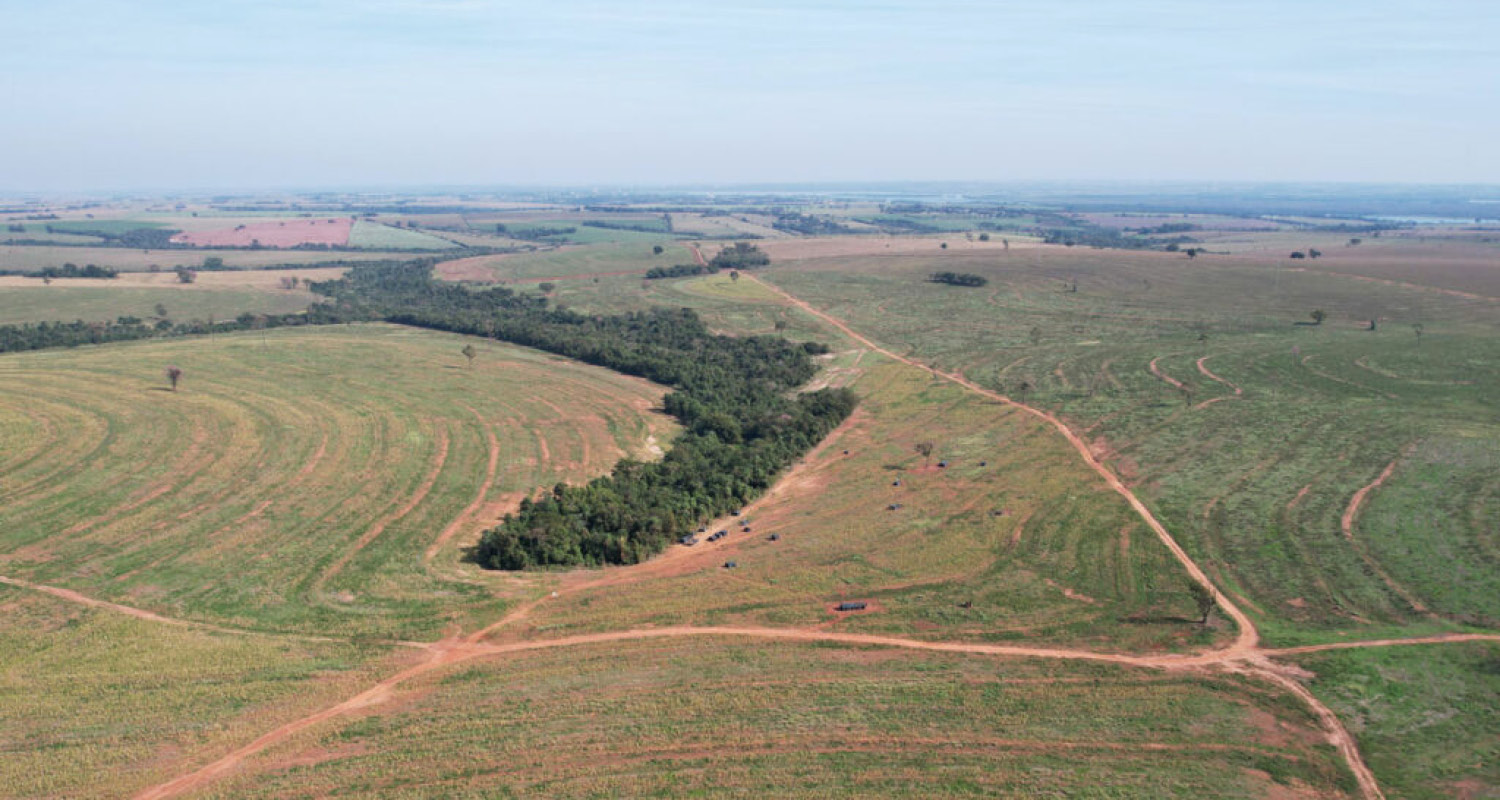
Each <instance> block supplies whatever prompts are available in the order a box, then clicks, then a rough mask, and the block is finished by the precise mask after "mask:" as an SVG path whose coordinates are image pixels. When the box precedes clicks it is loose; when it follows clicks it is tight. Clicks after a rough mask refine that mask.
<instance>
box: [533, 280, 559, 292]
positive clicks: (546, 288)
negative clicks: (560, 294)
mask: <svg viewBox="0 0 1500 800" xmlns="http://www.w3.org/2000/svg"><path fill="white" fill-rule="evenodd" d="M536 288H538V289H541V290H542V294H552V293H553V292H554V291H556V290H557V284H555V283H539V284H537V285H536Z"/></svg>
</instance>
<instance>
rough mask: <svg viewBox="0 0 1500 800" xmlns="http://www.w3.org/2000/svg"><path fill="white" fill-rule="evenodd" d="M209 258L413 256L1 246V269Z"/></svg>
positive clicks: (153, 264)
mask: <svg viewBox="0 0 1500 800" xmlns="http://www.w3.org/2000/svg"><path fill="white" fill-rule="evenodd" d="M206 258H222V259H224V264H225V266H228V267H234V268H237V269H257V268H265V267H277V266H281V265H283V264H317V263H320V262H325V261H338V260H340V259H344V260H378V259H384V258H391V259H406V258H411V254H409V253H401V252H394V251H384V252H360V253H340V252H329V251H327V250H270V249H267V250H201V249H198V248H191V249H188V248H184V249H180V250H179V249H173V250H134V249H131V248H128V247H48V246H43V245H36V246H26V245H0V270H15V271H20V272H35V271H37V270H41V269H44V268H46V267H61V266H62V265H63V264H70V263H71V264H77V265H79V266H83V265H84V264H97V265H99V266H101V267H113V268H114V269H117V270H119V271H121V272H150V271H153V268H154V269H155V270H159V271H163V272H171V271H172V270H173V269H175V268H177V267H187V268H189V269H196V268H198V267H201V266H202V265H203V261H204V259H206Z"/></svg>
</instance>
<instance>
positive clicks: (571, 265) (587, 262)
mask: <svg viewBox="0 0 1500 800" xmlns="http://www.w3.org/2000/svg"><path fill="white" fill-rule="evenodd" d="M663 247H664V252H663V253H662V254H661V255H656V254H654V253H653V252H652V249H651V248H652V246H651V245H649V244H638V245H593V246H589V247H563V248H560V249H556V250H547V251H543V252H537V253H515V254H507V255H497V256H476V257H474V258H464V259H458V260H455V261H445V262H443V263H441V264H439V265H438V266H437V275H438V277H440V278H444V279H446V280H468V281H485V282H518V281H545V280H548V279H552V278H560V279H569V278H574V279H576V278H581V277H594V276H600V277H609V276H610V275H619V274H622V273H631V274H636V273H639V274H644V273H645V272H646V270H649V269H651V268H652V267H661V266H671V265H673V264H691V263H693V254H692V251H690V250H688V249H687V248H686V247H685V246H683V245H681V244H672V243H670V242H668V243H664V244H663Z"/></svg>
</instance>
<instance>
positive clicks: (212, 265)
mask: <svg viewBox="0 0 1500 800" xmlns="http://www.w3.org/2000/svg"><path fill="white" fill-rule="evenodd" d="M203 268H204V269H206V270H216V269H223V268H224V259H222V258H220V257H218V256H209V257H208V258H205V259H203Z"/></svg>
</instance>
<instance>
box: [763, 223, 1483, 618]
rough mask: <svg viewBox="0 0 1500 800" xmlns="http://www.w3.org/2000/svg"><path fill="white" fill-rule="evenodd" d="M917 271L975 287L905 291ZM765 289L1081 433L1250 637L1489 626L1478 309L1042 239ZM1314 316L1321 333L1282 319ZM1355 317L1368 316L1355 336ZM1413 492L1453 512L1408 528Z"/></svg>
mask: <svg viewBox="0 0 1500 800" xmlns="http://www.w3.org/2000/svg"><path fill="white" fill-rule="evenodd" d="M784 263H785V262H783V264H784ZM939 266H941V267H942V268H945V269H957V270H959V271H965V272H975V273H978V274H982V275H986V276H988V277H990V280H991V284H990V285H989V286H988V287H984V288H982V289H964V288H956V287H948V286H940V285H935V284H930V283H927V282H926V281H925V280H924V278H925V276H926V275H927V273H929V272H931V271H934V270H936V269H938V268H939ZM767 277H768V278H769V279H770V280H771V281H773V282H774V283H776V284H778V285H781V286H784V287H785V288H787V289H788V290H789V291H791V292H793V293H794V294H796V295H798V296H800V297H802V298H804V299H807V300H809V301H811V302H813V303H814V304H815V305H817V306H819V307H821V308H825V309H827V310H828V311H829V312H830V313H832V314H834V315H835V316H839V317H841V318H843V319H846V320H848V321H849V322H850V324H851V325H852V326H853V327H854V328H855V329H857V330H862V331H864V332H865V333H867V334H869V335H871V336H872V337H874V338H875V339H876V340H877V341H881V342H884V343H886V344H888V345H889V346H891V347H893V348H896V349H897V350H898V352H906V353H910V354H911V355H913V356H915V357H917V358H921V359H923V360H925V361H927V362H929V363H932V364H934V365H936V366H938V367H940V368H943V369H954V370H960V371H963V372H964V373H965V374H967V375H969V376H970V377H971V378H973V379H975V380H978V381H980V382H981V383H985V384H987V385H990V386H993V387H997V388H1000V389H1002V390H1003V391H1006V392H1008V393H1010V394H1012V395H1013V396H1024V397H1026V398H1027V399H1029V401H1030V402H1033V403H1036V404H1039V405H1041V406H1043V407H1046V408H1049V409H1052V410H1054V411H1056V412H1058V413H1060V414H1062V415H1063V417H1064V418H1065V419H1067V420H1068V421H1069V422H1070V424H1071V425H1072V426H1073V427H1074V428H1075V429H1077V430H1080V431H1085V432H1087V435H1088V436H1089V437H1091V438H1092V439H1093V440H1094V442H1095V448H1096V450H1097V452H1098V453H1099V454H1100V455H1101V457H1103V458H1106V459H1108V460H1109V461H1111V462H1112V463H1114V464H1115V465H1116V466H1117V469H1119V471H1120V472H1121V473H1122V474H1123V475H1125V476H1126V477H1127V478H1128V479H1129V480H1130V481H1131V483H1132V484H1134V485H1135V486H1136V487H1138V489H1139V490H1141V491H1143V492H1144V493H1145V495H1146V496H1147V497H1148V498H1150V500H1151V502H1152V503H1154V504H1155V506H1156V508H1157V509H1158V510H1159V511H1160V512H1161V513H1162V514H1163V515H1164V516H1165V517H1166V519H1167V522H1168V526H1169V527H1170V528H1172V529H1173V530H1177V531H1180V532H1181V534H1182V538H1183V539H1184V541H1185V544H1186V545H1187V546H1188V547H1189V549H1190V551H1191V552H1192V553H1193V554H1194V555H1195V557H1198V558H1201V559H1203V560H1204V561H1205V562H1206V566H1207V567H1208V568H1209V569H1210V570H1211V572H1212V573H1213V574H1215V575H1216V576H1218V577H1219V578H1221V579H1222V580H1223V581H1224V584H1223V585H1225V586H1227V587H1228V588H1229V590H1230V591H1232V592H1234V593H1236V595H1238V596H1240V597H1244V598H1248V599H1249V600H1251V601H1252V608H1251V610H1252V613H1254V614H1255V615H1256V619H1257V621H1259V622H1260V623H1262V624H1263V627H1264V628H1265V632H1266V633H1267V634H1268V636H1271V637H1272V641H1282V642H1285V643H1300V642H1303V641H1312V640H1320V639H1322V638H1338V637H1341V636H1350V637H1353V636H1360V635H1365V634H1368V633H1371V632H1378V631H1381V630H1384V629H1405V630H1412V631H1418V632H1420V631H1427V630H1433V629H1452V628H1455V627H1462V626H1465V625H1481V626H1492V625H1494V624H1495V620H1496V619H1500V608H1497V607H1496V606H1495V604H1494V600H1495V598H1496V597H1500V593H1497V592H1496V591H1495V585H1494V581H1495V573H1494V570H1493V568H1492V567H1490V566H1486V565H1488V564H1493V559H1494V558H1495V551H1494V543H1493V540H1492V537H1490V536H1489V535H1488V534H1487V533H1485V531H1487V530H1492V529H1493V524H1494V521H1493V516H1492V515H1493V513H1494V504H1492V503H1487V502H1485V498H1486V497H1488V496H1490V494H1491V493H1492V492H1493V491H1494V484H1493V483H1492V481H1490V480H1489V479H1488V478H1487V476H1489V475H1492V474H1493V470H1492V467H1491V464H1492V463H1493V461H1492V460H1493V458H1494V457H1495V453H1494V452H1493V450H1494V448H1493V444H1492V443H1493V442H1495V441H1500V435H1497V430H1496V428H1495V427H1494V426H1495V425H1496V418H1495V416H1494V411H1493V406H1492V405H1491V399H1492V398H1493V397H1495V396H1497V395H1496V390H1497V389H1500V386H1497V383H1500V371H1497V368H1500V352H1497V351H1496V349H1495V344H1494V342H1495V339H1494V337H1493V330H1494V320H1495V316H1494V307H1493V306H1492V305H1491V304H1489V303H1488V301H1484V300H1476V299H1469V298H1463V297H1455V296H1452V295H1448V294H1444V293H1437V292H1431V291H1424V290H1421V289H1411V288H1405V287H1402V286H1391V285H1386V284H1370V283H1367V282H1363V281H1356V280H1352V279H1348V278H1343V277H1339V276H1331V275H1323V274H1316V273H1313V272H1311V271H1308V272H1289V271H1285V270H1281V269H1278V268H1277V266H1276V265H1275V264H1257V263H1249V264H1247V263H1245V262H1243V261H1241V260H1233V261H1230V262H1228V263H1223V264H1221V263H1218V262H1216V261H1214V260H1212V259H1205V258H1200V259H1198V260H1197V261H1189V260H1188V259H1186V258H1182V257H1171V256H1169V255H1168V254H1131V253H1120V252H1115V251H1070V250H1064V249H1063V248H1043V249H1036V250H1026V251H1017V252H1012V253H1010V254H1008V255H1001V256H998V257H980V256H976V255H970V254H963V253H954V254H945V255H941V256H933V257H926V258H902V257H895V258H890V259H880V260H870V259H858V260H856V259H837V258H833V259H816V260H806V261H800V262H794V265H787V266H785V267H784V268H779V267H773V269H772V270H771V271H770V272H769V273H768V274H767ZM1075 281H1076V283H1077V285H1078V286H1079V289H1078V291H1077V292H1073V291H1071V290H1070V289H1071V286H1072V285H1073V284H1074V282H1075ZM1317 308H1322V309H1326V312H1327V314H1328V320H1327V321H1326V322H1325V323H1324V324H1322V325H1311V324H1305V325H1298V324H1296V323H1298V322H1309V323H1310V320H1308V319H1307V315H1308V314H1309V312H1310V311H1311V310H1313V309H1317ZM1372 316H1374V317H1378V318H1379V320H1380V322H1379V327H1378V328H1377V330H1376V331H1373V332H1372V331H1367V330H1364V328H1365V327H1367V324H1368V323H1367V320H1368V318H1369V317H1372ZM1362 319H1363V320H1366V322H1365V323H1364V324H1362V323H1361V320H1362ZM1415 324H1421V325H1422V326H1423V327H1422V331H1423V335H1422V336H1420V337H1418V336H1417V335H1415V333H1414V330H1415V329H1414V328H1413V327H1412V326H1413V325H1415ZM1200 359H1201V360H1202V362H1201V368H1200ZM1205 370H1206V371H1205ZM1407 453H1410V454H1411V458H1412V460H1410V461H1408V460H1406V455H1405V454H1407ZM1393 461H1399V462H1400V463H1398V464H1397V466H1396V468H1395V471H1394V475H1393V476H1392V477H1391V479H1390V481H1389V482H1388V483H1387V484H1386V486H1387V487H1388V488H1387V489H1386V490H1385V491H1384V492H1383V493H1376V494H1374V495H1373V496H1372V498H1371V501H1370V505H1369V507H1368V508H1367V509H1363V510H1358V509H1357V510H1356V511H1357V513H1356V514H1355V518H1354V519H1353V520H1351V525H1352V527H1351V529H1350V530H1349V531H1347V532H1346V531H1345V530H1344V527H1343V525H1342V518H1343V516H1344V515H1345V513H1346V512H1347V511H1348V510H1349V505H1350V503H1351V501H1352V499H1353V497H1354V495H1355V493H1356V491H1357V490H1359V489H1360V488H1361V487H1363V486H1365V485H1367V484H1369V483H1370V482H1371V481H1373V480H1374V479H1375V478H1376V477H1377V476H1378V475H1379V474H1380V473H1381V472H1382V470H1383V469H1384V468H1385V467H1387V466H1388V465H1390V464H1391V463H1392V462H1393ZM1419 477H1420V479H1421V480H1423V481H1425V483H1424V484H1423V487H1425V490H1429V491H1424V490H1421V489H1414V491H1412V492H1410V493H1409V494H1408V495H1407V496H1406V500H1405V501H1404V503H1403V502H1402V501H1401V500H1400V498H1401V497H1402V496H1403V495H1402V494H1400V489H1399V487H1400V486H1401V485H1402V484H1403V483H1404V482H1406V481H1410V480H1417V479H1418V478H1419ZM1438 484H1441V486H1438ZM1434 502H1438V503H1441V507H1442V508H1443V509H1450V510H1451V509H1455V508H1457V509H1468V510H1469V511H1464V512H1462V513H1454V514H1450V515H1448V516H1447V517H1446V519H1447V520H1448V521H1447V522H1444V523H1443V524H1441V525H1432V524H1428V523H1429V522H1431V520H1432V518H1433V516H1435V515H1437V513H1436V511H1435V510H1434V511H1433V513H1427V514H1425V515H1424V506H1429V507H1430V505H1431V504H1432V503H1434ZM1414 522H1415V523H1417V524H1413V523H1414ZM1455 569H1456V570H1457V572H1456V573H1455Z"/></svg>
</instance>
